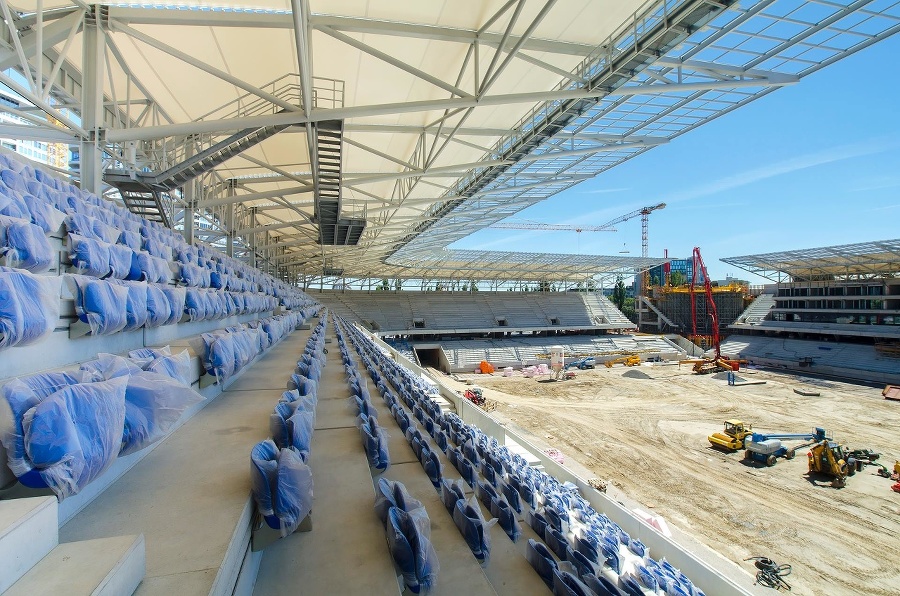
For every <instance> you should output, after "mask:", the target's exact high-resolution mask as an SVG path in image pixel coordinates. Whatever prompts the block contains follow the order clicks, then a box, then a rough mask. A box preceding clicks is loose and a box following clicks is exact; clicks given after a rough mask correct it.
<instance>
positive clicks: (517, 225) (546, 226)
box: [490, 221, 616, 232]
mask: <svg viewBox="0 0 900 596" xmlns="http://www.w3.org/2000/svg"><path fill="white" fill-rule="evenodd" d="M490 227H492V228H504V229H507V230H547V231H560V232H615V231H616V229H615V228H613V227H609V226H570V225H566V224H550V223H538V222H536V221H523V222H514V221H509V222H498V223H495V224H491V225H490Z"/></svg>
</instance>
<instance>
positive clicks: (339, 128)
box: [313, 120, 366, 246]
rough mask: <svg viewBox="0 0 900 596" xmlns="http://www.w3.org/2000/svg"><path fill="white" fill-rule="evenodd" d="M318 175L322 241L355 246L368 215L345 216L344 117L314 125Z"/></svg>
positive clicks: (318, 218)
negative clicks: (342, 206)
mask: <svg viewBox="0 0 900 596" xmlns="http://www.w3.org/2000/svg"><path fill="white" fill-rule="evenodd" d="M313 134H314V135H315V151H316V163H317V164H318V169H317V174H318V175H317V177H316V204H315V218H316V221H317V222H318V224H319V244H322V245H327V246H353V245H356V244H357V243H358V242H359V239H360V236H362V233H363V230H364V229H365V227H366V220H365V219H350V218H342V217H341V147H342V144H343V137H344V122H343V120H323V121H321V122H318V123H316V124H315V126H314V127H313Z"/></svg>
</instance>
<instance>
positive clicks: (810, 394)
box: [794, 389, 822, 397]
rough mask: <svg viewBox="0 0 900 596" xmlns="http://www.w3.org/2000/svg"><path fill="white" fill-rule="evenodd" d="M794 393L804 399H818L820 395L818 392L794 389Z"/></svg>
mask: <svg viewBox="0 0 900 596" xmlns="http://www.w3.org/2000/svg"><path fill="white" fill-rule="evenodd" d="M794 393H796V394H797V395H803V396H805V397H819V396H820V395H822V394H821V393H819V392H818V391H807V390H805V389H794Z"/></svg>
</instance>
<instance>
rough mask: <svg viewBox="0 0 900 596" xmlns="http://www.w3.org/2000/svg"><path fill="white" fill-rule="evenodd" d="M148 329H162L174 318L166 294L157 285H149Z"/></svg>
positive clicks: (146, 323) (146, 322)
mask: <svg viewBox="0 0 900 596" xmlns="http://www.w3.org/2000/svg"><path fill="white" fill-rule="evenodd" d="M146 287H147V320H146V321H145V323H144V324H145V325H146V326H147V327H160V326H162V325H165V324H166V323H167V322H168V320H169V319H170V318H171V317H172V307H171V305H170V304H169V301H168V299H166V295H165V293H163V290H162V288H161V287H160V286H158V285H156V284H147V286H146Z"/></svg>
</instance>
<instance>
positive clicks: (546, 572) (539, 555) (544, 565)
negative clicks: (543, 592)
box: [525, 538, 557, 589]
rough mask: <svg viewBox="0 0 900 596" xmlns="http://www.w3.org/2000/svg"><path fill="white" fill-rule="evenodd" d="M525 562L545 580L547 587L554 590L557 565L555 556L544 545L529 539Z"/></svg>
mask: <svg viewBox="0 0 900 596" xmlns="http://www.w3.org/2000/svg"><path fill="white" fill-rule="evenodd" d="M525 560H526V561H528V562H529V563H530V564H531V566H532V567H533V568H534V570H535V571H536V572H537V574H538V576H539V577H540V578H541V579H542V580H544V583H545V584H547V587H548V588H550V589H553V577H554V575H555V572H556V569H557V564H556V559H554V558H553V554H552V553H551V552H550V551H549V550H548V549H547V547H546V546H544V545H543V544H542V543H540V542H538V541H536V540H533V539H531V538H529V539H528V547H527V548H526V550H525Z"/></svg>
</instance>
